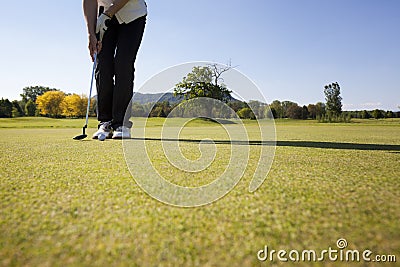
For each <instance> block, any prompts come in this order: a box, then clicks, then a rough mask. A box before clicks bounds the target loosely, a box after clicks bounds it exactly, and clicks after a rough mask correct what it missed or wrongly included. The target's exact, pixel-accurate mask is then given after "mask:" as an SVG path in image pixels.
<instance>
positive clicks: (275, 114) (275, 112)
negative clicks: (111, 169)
mask: <svg viewBox="0 0 400 267" xmlns="http://www.w3.org/2000/svg"><path fill="white" fill-rule="evenodd" d="M230 69H231V66H230V65H229V66H226V67H220V66H218V65H216V64H211V65H208V66H203V67H202V66H195V67H193V69H192V71H191V72H190V73H188V74H187V76H185V77H184V78H183V79H182V81H180V82H179V83H177V84H176V86H175V88H174V96H175V97H179V99H183V100H181V101H180V102H177V103H173V104H171V103H170V102H168V101H162V102H156V103H146V104H140V103H135V102H134V103H133V104H132V116H135V117H167V116H169V115H171V111H174V113H173V114H172V115H173V116H180V117H191V116H198V115H199V114H204V116H207V114H212V115H213V116H216V117H220V118H233V117H235V116H238V117H240V118H241V119H264V118H275V119H284V118H289V119H302V120H306V119H313V120H318V121H319V122H349V121H350V120H351V119H352V118H361V119H369V118H375V119H381V118H400V112H393V111H384V110H380V109H375V110H369V111H368V110H361V111H342V97H341V96H340V85H339V83H337V82H335V83H331V84H328V85H325V86H324V94H325V102H324V103H323V102H317V103H315V104H308V105H303V106H300V105H299V104H297V103H295V102H292V101H279V100H274V101H273V102H272V103H270V104H267V103H263V102H260V101H249V102H244V101H240V100H237V99H234V98H233V97H232V96H231V91H230V90H229V89H228V88H227V87H226V85H224V84H223V83H222V81H223V80H222V78H221V76H222V74H223V73H224V72H226V71H229V70H230ZM20 96H21V100H14V101H9V100H8V99H3V98H2V99H1V100H0V117H3V118H11V117H20V116H46V117H52V118H81V117H84V116H85V114H86V108H87V102H88V99H87V97H86V96H85V95H77V94H67V93H64V92H62V91H61V90H58V89H55V88H49V87H43V86H30V87H25V88H23V93H22V94H20ZM198 97H207V98H212V99H217V100H219V101H221V102H224V103H226V108H224V107H222V106H218V107H213V106H212V105H211V106H207V105H203V106H202V107H201V106H198V105H190V100H192V99H196V98H198ZM182 101H183V102H184V103H188V104H186V105H180V104H181V103H182ZM185 101H186V102H185ZM96 105H97V101H96V98H95V97H94V98H92V99H91V107H90V109H89V110H90V113H89V116H96ZM228 107H229V108H228ZM232 111H233V112H234V113H235V114H233V113H232Z"/></svg>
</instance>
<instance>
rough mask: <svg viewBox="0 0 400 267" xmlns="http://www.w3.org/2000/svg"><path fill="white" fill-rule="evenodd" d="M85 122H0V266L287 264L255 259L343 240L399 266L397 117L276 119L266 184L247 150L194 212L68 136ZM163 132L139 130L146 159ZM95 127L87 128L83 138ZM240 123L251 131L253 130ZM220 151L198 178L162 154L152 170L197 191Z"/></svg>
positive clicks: (155, 122)
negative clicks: (225, 183) (221, 188)
mask: <svg viewBox="0 0 400 267" xmlns="http://www.w3.org/2000/svg"><path fill="white" fill-rule="evenodd" d="M141 122H142V120H138V121H137V122H136V123H141ZM83 123H84V122H83V120H53V119H44V118H19V119H0V145H1V148H2V153H1V155H0V162H1V163H0V164H1V170H0V181H1V182H0V200H1V202H0V266H271V265H285V266H291V265H292V264H293V263H290V262H289V263H280V262H279V261H278V260H275V261H274V262H270V261H266V262H260V261H259V260H258V259H257V252H258V251H259V250H261V249H263V248H264V246H266V245H268V247H269V248H270V249H275V250H280V249H285V250H287V251H290V250H292V249H296V250H305V249H309V250H310V249H313V250H316V251H321V250H324V249H328V248H329V247H332V248H333V249H336V248H337V247H336V241H337V240H338V239H339V238H345V239H346V240H347V242H348V247H347V248H348V249H358V250H360V251H363V250H365V249H369V250H371V251H372V252H373V253H374V254H373V255H376V254H383V255H395V256H396V258H397V264H398V263H399V261H400V223H399V222H400V120H379V121H376V120H365V121H363V120H359V121H357V120H356V121H354V122H353V123H349V124H320V123H316V122H314V121H288V120H282V121H277V122H276V132H277V147H276V152H275V159H274V162H273V164H272V168H271V171H270V173H269V175H268V177H267V179H266V181H265V182H264V184H263V185H262V186H261V187H260V188H259V189H258V190H257V191H256V192H255V193H249V192H248V185H249V183H250V181H251V178H252V172H253V171H254V169H255V164H256V158H257V155H258V154H257V153H259V147H258V146H257V145H252V146H251V148H250V149H251V156H250V161H249V164H248V168H247V169H246V171H245V173H244V176H243V178H242V180H241V181H240V182H239V184H238V185H237V186H236V187H235V188H234V189H233V191H232V192H230V193H229V194H228V195H226V196H225V197H224V198H222V199H221V200H219V201H217V202H215V203H213V204H211V205H207V206H203V207H199V208H177V207H172V206H169V205H165V204H163V203H161V202H158V201H156V200H154V199H153V198H151V197H149V196H148V195H147V194H146V193H144V192H143V191H142V190H141V189H140V187H139V186H138V185H137V184H136V183H135V181H134V179H133V178H132V176H131V174H130V173H129V171H128V169H127V167H126V163H125V160H124V154H123V151H122V142H121V141H116V140H112V141H111V140H106V141H105V142H99V141H94V140H91V139H89V138H88V139H86V140H85V141H74V140H72V137H74V136H75V135H78V134H80V133H81V127H82V125H83ZM162 124H163V121H162V120H161V119H151V120H150V123H149V126H148V132H147V133H146V134H147V135H146V137H149V141H148V148H149V150H150V151H152V152H154V155H160V144H159V143H160V141H159V140H157V137H159V136H160V131H161V127H160V126H161V125H162ZM95 125H96V122H95V121H94V120H91V121H90V124H89V126H90V127H91V128H90V129H89V130H88V131H89V134H91V133H93V132H94V131H95V129H94V127H95ZM246 127H247V129H248V131H249V132H254V131H256V126H255V124H254V122H247V123H246ZM220 130H221V129H220V127H218V126H215V125H213V124H212V123H210V122H204V123H199V122H196V123H192V124H191V125H189V126H188V127H187V128H185V131H183V133H182V134H183V136H182V137H183V138H188V139H190V138H195V139H197V138H202V137H204V136H205V135H206V136H209V137H211V138H217V139H221V138H225V137H224V136H222V137H221V135H220ZM255 136H256V135H255ZM254 141H257V140H254ZM226 146H227V144H223V143H222V144H217V149H218V153H217V156H216V161H217V162H218V164H213V165H211V166H210V168H209V169H207V170H206V174H203V175H193V176H185V175H183V174H181V173H174V171H173V170H172V171H170V170H171V169H172V168H168V166H167V165H166V164H167V163H166V161H165V159H163V158H162V157H161V156H160V157H159V158H157V157H156V156H154V164H155V166H156V167H157V168H159V169H160V170H162V171H164V172H165V175H169V176H168V177H169V179H170V180H171V181H172V182H174V183H177V184H181V185H193V184H195V185H198V184H204V183H208V182H210V181H212V179H213V175H214V174H215V175H217V174H219V173H221V172H223V167H224V164H225V163H224V162H226V158H227V157H229V149H227V148H226ZM182 151H183V153H184V154H185V155H186V156H187V157H189V158H190V157H192V158H196V157H198V156H199V151H198V149H197V144H196V143H190V142H187V143H184V144H182ZM133 175H135V174H134V173H133ZM297 264H298V265H300V266H309V265H317V266H323V265H324V266H325V265H328V266H329V265H330V266H333V265H334V264H335V265H336V264H338V265H341V266H347V265H349V263H346V262H336V263H333V262H330V261H325V262H313V263H310V262H300V263H297ZM363 264H365V263H363ZM356 265H357V266H360V263H358V264H356ZM368 266H395V263H369V264H368Z"/></svg>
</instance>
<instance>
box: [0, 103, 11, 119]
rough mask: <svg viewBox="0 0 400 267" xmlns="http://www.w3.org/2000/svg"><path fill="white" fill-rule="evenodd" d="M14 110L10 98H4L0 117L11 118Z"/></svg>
mask: <svg viewBox="0 0 400 267" xmlns="http://www.w3.org/2000/svg"><path fill="white" fill-rule="evenodd" d="M12 111H13V104H12V103H11V102H10V100H8V99H4V98H2V99H1V100H0V118H11V117H12Z"/></svg>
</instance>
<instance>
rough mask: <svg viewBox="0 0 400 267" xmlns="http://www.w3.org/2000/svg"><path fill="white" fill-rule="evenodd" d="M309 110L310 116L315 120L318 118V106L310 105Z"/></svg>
mask: <svg viewBox="0 0 400 267" xmlns="http://www.w3.org/2000/svg"><path fill="white" fill-rule="evenodd" d="M307 110H308V116H309V117H310V118H311V119H313V120H315V119H316V118H317V106H316V105H314V104H309V105H308V106H307Z"/></svg>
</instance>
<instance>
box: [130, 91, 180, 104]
mask: <svg viewBox="0 0 400 267" xmlns="http://www.w3.org/2000/svg"><path fill="white" fill-rule="evenodd" d="M182 100H183V97H175V96H174V94H173V93H157V94H142V93H138V92H134V93H133V102H134V103H140V104H147V103H154V102H164V101H168V102H169V103H170V104H175V103H179V102H181V101H182Z"/></svg>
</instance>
